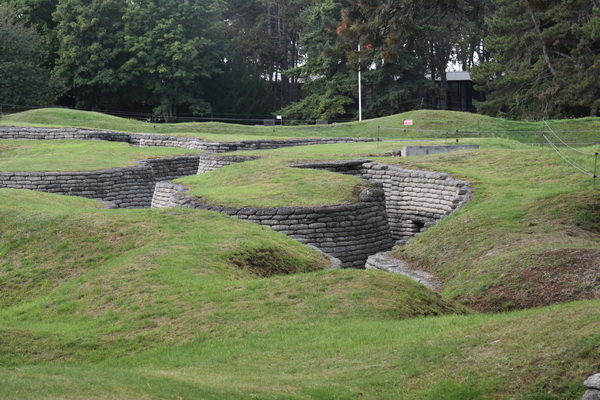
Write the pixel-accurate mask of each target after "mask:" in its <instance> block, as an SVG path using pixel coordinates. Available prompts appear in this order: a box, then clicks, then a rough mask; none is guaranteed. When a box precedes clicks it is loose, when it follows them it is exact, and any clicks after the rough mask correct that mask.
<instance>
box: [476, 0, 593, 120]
mask: <svg viewBox="0 0 600 400" xmlns="http://www.w3.org/2000/svg"><path fill="white" fill-rule="evenodd" d="M495 5H496V12H495V13H494V14H493V15H492V16H491V17H490V18H489V19H488V25H489V31H490V36H489V38H488V47H489V50H490V53H491V54H492V58H491V60H490V61H489V62H487V63H484V64H482V65H480V66H479V67H478V68H476V69H475V71H474V72H475V73H474V78H475V80H476V82H477V83H478V84H479V88H480V90H484V91H486V92H487V100H486V101H485V102H483V103H481V104H479V110H480V111H481V112H484V113H486V114H489V115H498V114H506V115H508V116H510V117H513V118H526V119H540V118H563V117H574V116H584V115H598V113H599V112H600V85H598V83H597V77H598V76H600V55H599V54H600V33H599V32H600V3H598V2H597V1H596V0H594V1H589V0H560V1H546V0H527V1H525V2H523V3H521V2H515V1H510V0H495Z"/></svg>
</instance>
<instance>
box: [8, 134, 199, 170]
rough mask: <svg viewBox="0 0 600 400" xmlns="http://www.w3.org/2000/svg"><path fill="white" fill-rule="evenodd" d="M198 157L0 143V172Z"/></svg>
mask: <svg viewBox="0 0 600 400" xmlns="http://www.w3.org/2000/svg"><path fill="white" fill-rule="evenodd" d="M198 153H199V152H197V151H194V150H186V149H176V148H167V147H134V146H130V145H129V144H126V143H116V142H104V141H87V140H85V141H84V140H50V141H42V140H0V171H92V170H98V169H106V168H119V167H127V166H132V165H135V164H136V163H137V162H138V161H139V160H142V159H148V158H164V157H169V156H177V155H184V154H198Z"/></svg>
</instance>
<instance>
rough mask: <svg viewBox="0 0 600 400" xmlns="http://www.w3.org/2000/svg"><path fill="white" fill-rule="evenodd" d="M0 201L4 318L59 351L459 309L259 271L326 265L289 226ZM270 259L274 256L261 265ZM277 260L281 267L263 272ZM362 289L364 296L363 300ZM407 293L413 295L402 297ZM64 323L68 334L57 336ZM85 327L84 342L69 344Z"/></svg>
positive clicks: (383, 286) (10, 193) (343, 279)
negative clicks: (277, 323) (296, 322)
mask: <svg viewBox="0 0 600 400" xmlns="http://www.w3.org/2000/svg"><path fill="white" fill-rule="evenodd" d="M0 200H1V201H0V204H2V208H1V209H0V223H1V224H2V226H3V235H2V241H1V242H0V256H1V257H0V304H1V305H2V311H0V314H2V316H1V318H0V320H1V321H3V324H4V328H5V329H6V328H7V327H8V328H10V327H11V326H12V328H10V329H9V330H13V329H15V330H16V331H30V332H33V333H35V332H37V334H41V333H40V332H46V333H48V334H49V336H51V338H50V339H49V340H50V341H59V342H60V343H58V342H57V346H58V347H59V349H58V350H57V352H58V354H59V355H60V357H63V356H64V357H66V355H65V352H68V353H69V356H70V357H74V358H77V357H79V356H81V357H83V356H84V355H85V354H87V353H91V354H94V357H104V356H107V354H112V355H115V354H119V352H124V351H134V350H136V349H138V347H140V346H141V347H149V346H151V345H157V344H160V343H181V342H182V341H183V342H185V341H186V340H191V338H193V337H195V336H196V335H198V334H200V332H201V331H205V330H208V331H211V330H214V329H216V330H221V329H225V330H227V329H232V328H234V327H235V326H236V325H237V324H238V323H239V322H240V321H245V322H244V323H245V324H247V327H248V328H249V327H250V326H251V325H253V324H255V323H260V320H261V319H264V318H266V317H267V315H269V314H273V318H275V320H277V319H278V318H283V317H284V316H288V317H292V316H293V317H294V318H296V319H308V320H312V319H314V318H316V317H317V316H318V315H319V314H329V313H332V314H340V315H347V314H355V313H361V314H363V315H365V316H367V315H370V316H371V317H375V318H377V316H380V317H385V316H389V315H393V316H394V317H397V318H406V317H410V316H414V315H431V314H439V313H444V312H453V311H456V310H460V308H459V307H457V306H454V305H453V304H452V303H451V302H448V301H445V300H442V299H441V298H440V297H439V296H438V295H436V294H434V293H432V292H429V291H427V290H425V289H424V288H422V287H421V286H419V285H417V284H414V283H413V282H411V281H410V280H407V279H403V278H394V279H392V280H390V279H389V278H386V274H371V275H364V274H360V273H355V274H353V273H349V274H347V276H346V275H345V274H344V273H343V272H342V273H340V272H338V273H336V272H327V273H323V274H322V275H318V274H316V275H306V276H304V275H298V276H295V277H294V278H293V279H291V278H290V279H289V280H288V279H281V278H279V279H273V280H270V281H263V280H256V278H258V277H261V276H265V275H271V276H272V275H278V274H282V273H284V274H298V273H303V272H310V271H316V270H320V269H322V268H323V267H325V266H327V265H328V260H327V259H326V257H324V256H323V255H321V254H319V253H316V252H315V251H313V250H311V249H310V248H308V247H305V246H303V245H301V244H300V243H298V242H295V241H293V240H291V239H289V238H287V237H286V236H284V235H280V234H278V233H275V232H273V231H271V230H269V229H267V228H264V227H262V226H259V225H256V224H252V223H246V222H243V221H239V220H235V219H232V218H228V217H225V216H222V215H219V214H216V213H210V212H201V211H196V210H162V211H157V210H104V209H97V208H96V207H97V203H96V202H94V201H88V200H82V199H77V198H68V197H67V198H65V197H62V196H56V195H49V194H43V193H35V192H29V191H17V190H8V189H2V190H0ZM247 255H251V257H246V256H247ZM265 258H268V259H269V262H270V263H271V264H260V265H257V263H256V260H257V259H258V260H261V259H265ZM269 265H274V266H275V267H277V268H272V269H270V270H269V271H268V272H269V273H268V274H265V273H264V271H262V270H257V269H256V268H257V267H258V268H262V267H264V266H269ZM247 266H249V267H247ZM240 267H242V268H240ZM378 281H379V282H381V283H377V282H378ZM359 290H362V292H363V296H364V297H360V298H359V297H354V296H355V292H356V291H359ZM320 292H323V293H325V292H327V295H325V296H317V294H318V293H320ZM398 296H400V297H401V298H402V297H404V298H406V299H407V304H398V303H397V300H398ZM412 297H415V298H418V297H421V298H422V302H420V303H419V302H415V303H413V302H410V301H408V300H409V299H410V298H412ZM267 299H270V300H267ZM362 302H365V304H361V303H362ZM345 307H349V308H345ZM253 321H254V322H253ZM65 324H66V325H65ZM199 325H203V327H202V328H199ZM19 327H20V328H19ZM56 329H58V330H56ZM63 329H66V331H65V332H64V337H60V336H56V335H55V334H50V333H51V332H62V330H63ZM55 330H56V331H55ZM84 332H85V333H84ZM33 333H32V337H35V336H36V334H33ZM81 335H83V338H86V339H85V340H83V339H82V340H83V341H82V343H81V346H78V345H74V344H72V343H71V341H72V340H75V339H76V338H78V337H82V336H81ZM61 343H62V344H61ZM28 346H29V345H27V346H25V347H23V349H26V348H27V347H28ZM61 346H62V347H61ZM88 346H91V347H88ZM23 351H25V350H23ZM35 353H36V354H37V351H35ZM47 353H48V354H51V353H52V351H51V350H50V349H48V350H47ZM48 357H49V358H52V359H54V358H55V356H52V355H49V356H48ZM85 357H88V358H90V357H92V356H90V355H89V354H88V355H86V356H85ZM42 358H43V357H42ZM34 359H35V357H34Z"/></svg>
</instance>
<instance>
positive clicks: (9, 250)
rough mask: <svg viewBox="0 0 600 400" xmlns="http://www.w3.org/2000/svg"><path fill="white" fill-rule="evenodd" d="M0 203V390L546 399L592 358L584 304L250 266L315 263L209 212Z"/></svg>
mask: <svg viewBox="0 0 600 400" xmlns="http://www.w3.org/2000/svg"><path fill="white" fill-rule="evenodd" d="M0 204H2V207H1V208H0V223H1V224H2V226H3V228H4V229H3V231H2V237H1V240H0V255H1V257H0V287H1V289H2V290H1V291H0V292H1V293H2V298H1V302H2V307H1V308H0V397H2V398H4V399H24V398H27V399H31V398H45V399H78V398H91V399H108V398H115V397H116V398H123V399H128V398H131V399H134V398H135V399H138V398H184V399H193V398H208V399H210V398H214V399H228V398H231V399H234V398H247V397H257V398H273V399H278V398H282V399H283V398H286V399H290V398H292V399H308V398H323V399H325V398H340V399H350V398H356V397H357V396H360V397H363V398H367V399H398V398H401V399H423V398H431V399H433V398H435V399H487V398H500V399H508V398H522V399H526V398H528V399H532V398H548V399H551V398H557V399H558V398H575V397H578V396H580V395H581V394H582V393H581V392H582V388H581V385H580V381H581V379H582V378H583V377H584V376H586V375H588V374H590V373H591V372H593V371H594V368H596V367H600V365H598V364H597V358H596V355H597V353H598V351H599V350H600V336H598V331H599V330H600V322H599V321H600V311H599V310H600V307H599V306H600V303H599V302H598V301H597V300H596V301H588V302H580V303H570V304H565V305H560V306H555V307H552V308H542V309H535V310H529V311H526V312H519V313H508V314H498V315H474V314H465V310H464V309H463V308H462V307H461V306H458V305H456V304H454V303H453V302H451V301H448V300H444V299H442V298H441V297H440V296H439V295H437V294H435V293H432V292H430V291H428V290H427V289H425V288H424V287H422V286H420V285H417V284H416V283H414V282H412V281H411V280H409V279H406V278H403V277H401V276H397V275H390V274H386V273H383V272H380V271H369V272H366V271H356V270H340V271H320V272H312V273H301V274H294V275H280V276H272V277H271V278H268V279H260V278H257V277H256V276H257V274H255V273H254V272H253V271H251V270H249V269H246V268H244V269H239V268H238V267H237V266H236V263H235V262H232V258H233V259H236V258H239V256H240V254H252V255H256V254H257V252H260V249H261V248H265V247H269V246H270V248H278V249H279V250H280V251H281V253H280V254H278V257H284V258H286V259H287V264H292V265H295V266H296V268H295V269H294V270H293V271H294V272H301V271H310V270H313V269H318V268H321V267H322V266H323V265H324V260H323V259H322V258H321V256H319V255H318V254H315V253H314V252H312V251H311V250H310V249H307V248H306V247H304V246H301V245H299V244H298V243H295V242H294V241H291V240H289V239H287V238H286V237H284V236H282V235H278V234H276V233H274V232H271V231H269V230H267V229H264V228H262V227H260V226H257V225H253V224H249V223H244V222H242V221H236V220H233V219H230V218H227V217H224V216H220V215H217V214H214V213H209V212H202V211H196V210H160V211H157V210H104V209H98V208H97V207H98V204H97V203H96V202H93V201H90V200H84V199H78V198H68V197H62V196H56V195H50V194H43V193H35V192H28V191H17V190H8V189H2V190H0ZM286 272H287V271H286ZM258 275H262V274H258ZM447 314H455V315H454V316H444V315H447ZM456 314H459V315H456ZM460 314H463V315H460ZM434 316H435V317H434ZM415 317H422V318H415ZM541 365H543V366H544V368H540V366H541Z"/></svg>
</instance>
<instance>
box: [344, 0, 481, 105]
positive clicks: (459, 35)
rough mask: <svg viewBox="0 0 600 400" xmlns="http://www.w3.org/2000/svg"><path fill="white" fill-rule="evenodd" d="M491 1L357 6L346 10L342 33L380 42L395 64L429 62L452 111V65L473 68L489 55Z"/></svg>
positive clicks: (409, 0) (407, 0)
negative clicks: (485, 25)
mask: <svg viewBox="0 0 600 400" xmlns="http://www.w3.org/2000/svg"><path fill="white" fill-rule="evenodd" d="M488 1H489V0H484V1H481V0H433V1H429V0H402V1H396V2H375V1H361V2H356V3H353V4H352V5H351V6H350V7H347V8H346V9H345V11H344V20H343V22H342V25H341V26H340V32H341V33H342V34H343V35H345V36H347V37H353V38H355V40H357V41H361V42H363V43H373V44H375V46H376V47H377V48H379V49H381V53H382V55H383V56H384V58H385V59H386V60H389V61H390V62H393V60H394V59H395V58H396V57H399V56H409V57H416V58H417V59H419V60H420V61H423V62H424V65H425V66H426V68H427V72H428V73H429V76H430V77H431V79H432V80H436V79H439V81H440V89H439V97H440V99H441V103H442V105H443V106H444V107H447V106H448V102H447V91H448V83H447V79H446V71H447V69H448V65H449V63H450V62H451V61H455V62H456V61H458V62H460V63H461V64H462V65H463V67H465V68H467V69H468V68H470V67H472V65H473V64H474V63H475V54H481V55H484V54H485V51H484V50H483V48H482V45H483V30H482V29H481V28H480V27H481V25H482V23H481V22H482V20H483V16H484V14H485V10H486V9H487V7H486V4H487V2H488ZM478 58H479V57H478Z"/></svg>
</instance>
